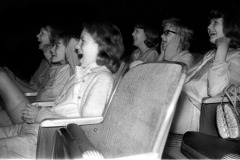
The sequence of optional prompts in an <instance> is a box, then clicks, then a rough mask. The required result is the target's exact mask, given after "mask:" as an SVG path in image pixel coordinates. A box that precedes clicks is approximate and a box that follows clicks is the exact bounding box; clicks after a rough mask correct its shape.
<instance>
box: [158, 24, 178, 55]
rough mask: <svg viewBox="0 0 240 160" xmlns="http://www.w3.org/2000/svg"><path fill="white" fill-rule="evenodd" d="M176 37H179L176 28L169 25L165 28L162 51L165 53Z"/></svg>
mask: <svg viewBox="0 0 240 160" xmlns="http://www.w3.org/2000/svg"><path fill="white" fill-rule="evenodd" d="M176 35H177V32H176V30H175V28H174V27H173V26H172V25H170V24H168V23H167V24H166V25H165V26H164V27H163V34H162V35H161V38H162V42H161V49H162V50H164V51H165V50H166V48H167V45H168V44H169V42H170V41H171V39H172V38H173V37H174V36H176Z"/></svg>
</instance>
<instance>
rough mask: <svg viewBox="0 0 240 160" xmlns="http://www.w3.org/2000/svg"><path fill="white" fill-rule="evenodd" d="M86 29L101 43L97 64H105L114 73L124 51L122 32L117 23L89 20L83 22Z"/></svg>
mask: <svg viewBox="0 0 240 160" xmlns="http://www.w3.org/2000/svg"><path fill="white" fill-rule="evenodd" d="M83 30H86V31H87V32H88V33H89V34H90V35H91V36H92V37H93V39H94V40H95V42H96V43H97V44H98V45H99V48H100V49H99V53H98V58H97V64H98V65H100V66H103V65H105V66H106V67H107V68H108V69H109V70H110V71H111V72H112V73H115V72H116V71H117V70H118V68H119V66H120V58H121V56H122V54H123V52H124V44H123V39H122V34H121V32H120V30H119V28H118V27H117V26H116V25H113V24H111V23H110V22H89V23H84V24H83Z"/></svg>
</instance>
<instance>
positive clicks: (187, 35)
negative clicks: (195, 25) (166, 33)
mask: <svg viewBox="0 0 240 160" xmlns="http://www.w3.org/2000/svg"><path fill="white" fill-rule="evenodd" d="M166 25H170V27H172V28H174V29H175V32H177V33H178V35H179V36H180V42H179V43H180V49H181V50H188V49H189V48H190V46H191V43H192V39H193V30H191V29H190V28H189V27H188V26H186V25H185V24H183V23H182V21H181V20H180V19H179V18H175V17H172V18H169V19H165V20H163V21H162V26H163V27H165V26H166Z"/></svg>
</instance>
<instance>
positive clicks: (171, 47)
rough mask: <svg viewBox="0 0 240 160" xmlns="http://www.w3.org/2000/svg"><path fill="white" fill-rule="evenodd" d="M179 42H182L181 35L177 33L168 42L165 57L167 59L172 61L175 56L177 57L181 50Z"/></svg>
mask: <svg viewBox="0 0 240 160" xmlns="http://www.w3.org/2000/svg"><path fill="white" fill-rule="evenodd" d="M179 42H180V36H179V35H175V36H174V37H173V38H172V39H171V40H170V42H169V43H168V45H167V47H166V50H165V53H164V59H165V60H167V61H171V60H172V58H173V57H175V56H176V55H177V54H178V52H179Z"/></svg>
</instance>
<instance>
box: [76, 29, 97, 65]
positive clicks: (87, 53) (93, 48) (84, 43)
mask: <svg viewBox="0 0 240 160" xmlns="http://www.w3.org/2000/svg"><path fill="white" fill-rule="evenodd" d="M76 49H77V50H78V54H80V55H82V58H81V59H80V63H81V66H82V67H86V66H88V65H89V64H90V63H92V62H96V61H97V56H98V52H99V46H98V44H97V43H96V42H95V40H94V39H93V37H92V36H91V35H90V34H89V33H88V32H87V31H86V30H85V29H84V30H83V31H82V33H81V36H80V41H79V43H78V44H77V45H76Z"/></svg>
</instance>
